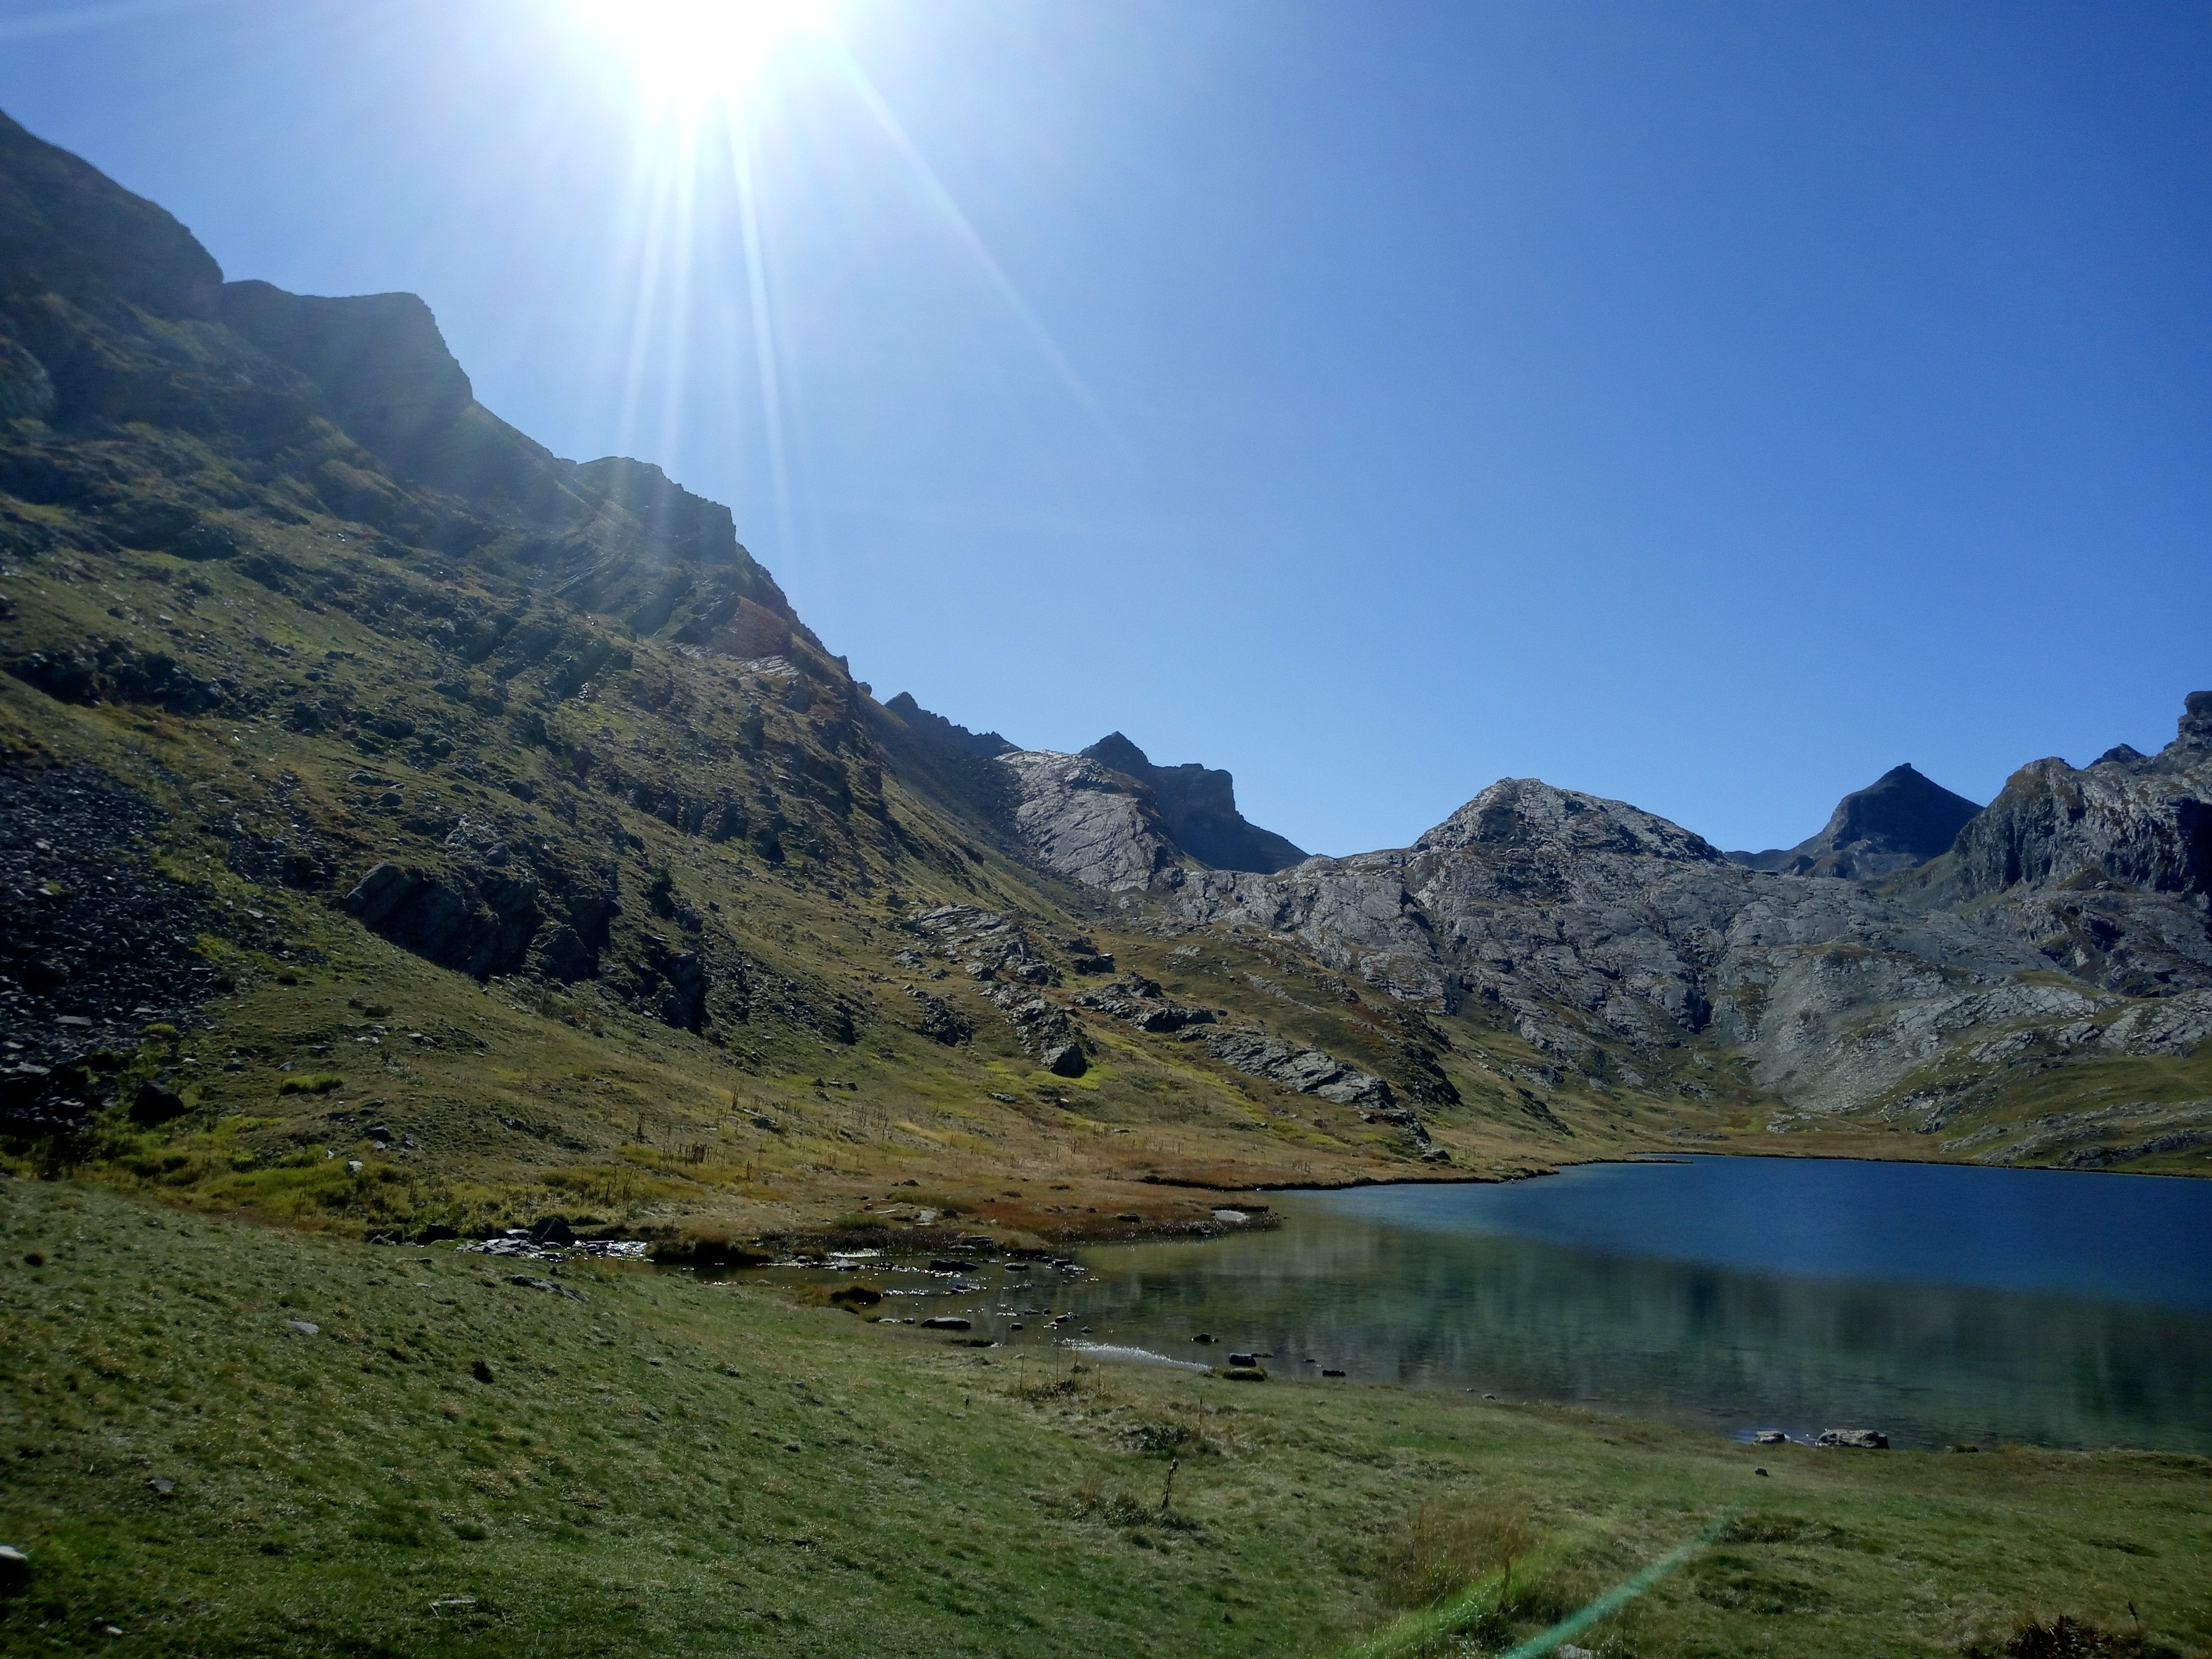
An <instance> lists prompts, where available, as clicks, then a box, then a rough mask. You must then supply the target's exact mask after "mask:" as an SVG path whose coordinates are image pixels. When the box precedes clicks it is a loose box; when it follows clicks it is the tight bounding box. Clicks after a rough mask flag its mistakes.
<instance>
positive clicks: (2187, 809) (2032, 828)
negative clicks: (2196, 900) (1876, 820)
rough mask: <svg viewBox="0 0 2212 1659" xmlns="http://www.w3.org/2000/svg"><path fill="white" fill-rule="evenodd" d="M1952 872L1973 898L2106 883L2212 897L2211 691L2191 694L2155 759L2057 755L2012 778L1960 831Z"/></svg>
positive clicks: (1961, 890) (1960, 887) (1959, 886)
mask: <svg viewBox="0 0 2212 1659" xmlns="http://www.w3.org/2000/svg"><path fill="white" fill-rule="evenodd" d="M2132 753H2133V751H2132V750H2130V754H2132ZM1954 879H1955V884H1956V888H1957V890H1958V891H1959V893H1960V895H1962V896H1966V897H1968V898H1972V897H1976V896H1981V895H1984V894H1990V893H1996V892H2001V891H2003V890H2007V889H2011V888H2017V887H2031V888H2049V887H2057V886H2063V885H2067V884H2081V885H2085V886H2088V887H2091V888H2094V886H2095V884H2097V883H2098V882H2100V881H2101V882H2105V883H2108V884H2112V885H2113V886H2117V887H2127V888H2134V889H2137V890H2146V891H2149V892H2156V893H2174V894H2183V895H2198V894H2205V893H2212V691H2198V692H2194V693H2192V694H2191V696H2190V697H2189V700H2188V705H2187V708H2186V711H2185V713H2184V714H2183V716H2182V719H2181V726H2180V730H2179V733H2178V734H2177V735H2176V736H2175V738H2174V740H2173V741H2172V743H2170V744H2167V745H2166V747H2165V748H2164V749H2163V750H2160V751H2159V753H2157V754H2156V755H2154V756H2150V757H2141V756H2136V757H2134V758H2128V757H2124V756H2121V755H2119V753H2118V751H2117V750H2114V751H2111V752H2110V753H2108V755H2107V756H2106V757H2105V758H2103V759H2100V760H2099V761H2097V762H2096V763H2093V764H2092V765H2090V766H2087V767H2085V768H2082V769H2080V770H2076V769H2075V768H2073V767H2071V766H2069V765H2068V764H2067V763H2065V762H2064V761H2063V760H2056V759H2053V760H2040V761H2037V762H2035V763H2033V764H2032V765H2029V766H2025V767H2022V768H2021V769H2020V770H2019V771H2017V772H2015V773H2014V774H2013V775H2012V776H2011V777H2010V778H2009V779H2008V780H2007V781H2006V783H2005V787H2004V791H2003V793H2002V794H2000V795H1999V796H1998V797H1997V798H1996V799H1995V800H1994V801H1992V802H1990V806H1989V810H1988V811H1986V812H1984V813H1983V814H1982V815H1981V817H1978V818H1977V819H1976V820H1975V821H1974V822H1973V823H1971V824H1969V825H1968V826H1967V827H1966V829H1965V830H1963V831H1961V832H1960V836H1959V844H1958V852H1957V859H1956V866H1955V870H1954Z"/></svg>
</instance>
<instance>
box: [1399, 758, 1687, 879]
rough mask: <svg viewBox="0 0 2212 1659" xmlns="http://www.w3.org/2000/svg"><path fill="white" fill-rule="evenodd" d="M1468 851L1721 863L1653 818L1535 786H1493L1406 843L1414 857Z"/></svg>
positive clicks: (1512, 782)
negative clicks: (1488, 850) (1606, 855)
mask: <svg viewBox="0 0 2212 1659" xmlns="http://www.w3.org/2000/svg"><path fill="white" fill-rule="evenodd" d="M1475 847H1490V848H1500V849H1507V848H1510V849H1515V850H1517V851H1520V852H1522V853H1527V854H1537V855H1540V856H1549V857H1559V858H1580V857H1587V856H1589V855H1593V854H1616V855H1626V856H1629V857H1637V858H1657V859H1671V860H1685V861H1691V862H1696V863H1716V862H1718V861H1719V860H1721V859H1722V857H1723V854H1721V852H1720V851H1719V850H1718V849H1717V848H1715V847H1714V846H1713V845H1712V844H1711V842H1708V841H1706V840H1705V837H1704V836H1700V835H1698V834H1696V833H1695V832H1694V831H1692V830H1688V829H1684V828H1682V826H1681V825H1680V824H1679V823H1672V822H1670V821H1669V820H1668V819H1666V818H1662V817H1659V816H1658V815H1657V814H1656V813H1654V812H1647V811H1644V810H1643V809H1642V808H1641V807H1637V806H1631V805H1629V804H1628V803H1627V802H1626V801H1620V800H1609V799H1607V798H1606V797H1604V796H1602V795H1588V794H1584V793H1583V792H1582V791H1580V790H1578V789H1562V788H1560V787H1559V786H1558V785H1556V784H1550V783H1547V782H1545V781H1543V780H1542V779H1541V778H1500V779H1499V780H1498V781H1497V782H1496V783H1493V784H1492V785H1491V786H1490V787H1488V788H1487V789H1486V790H1484V791H1483V792H1482V793H1480V794H1479V795H1477V796H1476V797H1475V798H1474V799H1473V800H1471V801H1469V802H1468V804H1467V805H1464V806H1462V807H1461V808H1460V809H1459V811H1456V812H1455V813H1453V814H1452V815H1451V816H1450V817H1448V818H1446V819H1445V820H1444V821H1443V823H1440V824H1438V825H1437V827H1436V828H1435V829H1431V830H1430V831H1429V832H1428V833H1427V834H1426V835H1425V836H1421V838H1420V839H1419V841H1417V842H1414V843H1413V850H1414V851H1415V852H1419V853H1448V852H1454V851H1457V850H1460V849H1462V848H1475Z"/></svg>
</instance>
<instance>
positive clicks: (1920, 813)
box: [1728, 766, 1982, 880]
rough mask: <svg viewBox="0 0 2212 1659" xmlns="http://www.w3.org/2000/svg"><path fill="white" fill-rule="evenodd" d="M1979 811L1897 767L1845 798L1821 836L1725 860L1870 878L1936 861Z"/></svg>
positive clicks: (1798, 871) (1790, 870) (1806, 873)
mask: <svg viewBox="0 0 2212 1659" xmlns="http://www.w3.org/2000/svg"><path fill="white" fill-rule="evenodd" d="M1981 810H1982V809H1981V808H1980V807H1979V806H1978V805H1975V804H1974V803H1973V802H1972V801H1970V800H1968V799H1966V797H1965V796H1964V795H1954V794H1953V793H1951V792H1950V791H1949V790H1948V789H1946V788H1944V787H1942V785H1941V784H1938V783H1931V782H1929V780H1928V779H1926V778H1924V777H1923V776H1922V775H1920V774H1919V773H1918V772H1916V771H1915V770H1913V769H1912V768H1911V767H1910V766H1899V767H1895V768H1893V769H1891V770H1889V771H1887V772H1885V773H1883V774H1882V775H1881V777H1879V778H1877V779H1876V780H1875V781H1874V782H1873V783H1871V784H1869V786H1868V787H1866V788H1864V789H1858V790H1854V791H1853V792H1852V793H1850V794H1848V795H1846V796H1844V798H1843V799H1842V800H1841V801H1840V802H1839V803H1838V805H1837V807H1836V810H1835V812H1834V813H1833V814H1832V816H1831V817H1829V819H1828V823H1827V827H1826V829H1822V830H1821V831H1820V834H1819V835H1817V836H1812V837H1811V838H1810V839H1808V840H1806V841H1802V842H1798V843H1797V845H1796V846H1795V847H1792V848H1786V849H1784V848H1770V849H1769V850H1767V851H1766V852H1764V853H1730V854H1729V855H1728V856H1729V858H1731V859H1733V860H1735V862H1736V863H1738V864H1741V865H1743V866H1746V867H1747V868H1749V869H1753V870H1775V871H1784V872H1788V873H1789V874H1790V875H1793V876H1843V877H1850V878H1858V879H1861V880H1869V879H1871V878H1874V877H1876V876H1883V875H1887V874H1888V873H1889V872H1891V871H1893V870H1909V869H1911V868H1912V867H1913V866H1916V865H1922V864H1925V863H1927V862H1928V860H1930V859H1933V858H1940V857H1941V856H1942V854H1945V853H1947V852H1948V851H1950V849H1951V843H1952V842H1953V841H1954V839H1956V838H1957V836H1958V834H1959V831H1960V829H1963V828H1964V827H1965V826H1966V823H1967V822H1968V820H1970V819H1971V818H1972V817H1973V816H1974V815H1975V814H1976V813H1977V812H1978V811H1981Z"/></svg>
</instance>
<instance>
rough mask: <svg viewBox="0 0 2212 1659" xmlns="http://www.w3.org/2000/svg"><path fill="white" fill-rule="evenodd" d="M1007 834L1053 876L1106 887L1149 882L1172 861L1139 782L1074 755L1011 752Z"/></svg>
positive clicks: (1171, 847)
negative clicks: (1012, 795) (1012, 791)
mask: <svg viewBox="0 0 2212 1659" xmlns="http://www.w3.org/2000/svg"><path fill="white" fill-rule="evenodd" d="M997 763H998V764H999V765H1000V766H1002V767H1004V768H1006V770H1007V772H1008V773H1010V774H1011V775H1012V777H1013V778H1014V780H1015V783H1016V787H1017V795H1016V799H1015V804H1014V809H1013V819H1014V833H1015V835H1016V836H1017V837H1018V839H1019V840H1020V841H1021V842H1022V844H1023V846H1024V848H1026V849H1027V850H1028V851H1029V853H1030V855H1031V856H1032V857H1034V858H1035V859H1036V861H1037V862H1038V863H1039V864H1040V865H1042V866H1043V867H1044V868H1045V869H1047V870H1049V871H1051V872H1053V873H1054V875H1058V876H1065V877H1066V878H1068V879H1069V880H1071V881H1079V882H1081V883H1082V884H1084V885H1085V886H1086V887H1103V888H1104V889H1105V890H1107V891H1108V892H1109V893H1118V892H1129V891H1133V890H1139V889H1143V888H1146V887H1149V886H1151V885H1152V882H1153V880H1154V878H1156V877H1158V875H1159V874H1160V873H1161V872H1164V871H1165V870H1168V869H1170V867H1172V866H1174V865H1175V864H1176V844H1175V838H1174V837H1173V836H1171V835H1170V833H1169V832H1168V828H1167V825H1166V824H1165V823H1163V822H1162V821H1161V818H1160V814H1159V809H1158V806H1157V805H1155V804H1154V802H1153V800H1152V795H1151V793H1150V792H1149V791H1148V790H1146V788H1144V787H1143V786H1142V785H1141V784H1139V783H1137V782H1136V781H1134V780H1133V779H1130V778H1128V777H1127V776H1125V775H1122V774H1121V773H1118V772H1115V771H1114V770H1113V769H1110V768H1109V767H1106V766H1103V765H1101V764H1100V763H1098V762H1097V761H1094V760H1085V758H1084V757H1082V756H1080V755H1062V754H1058V753H1055V752H1054V751H1053V750H1048V749H1035V750H1016V751H1015V752H1014V753H1012V754H1010V755H1001V756H1000V757H998V762H997Z"/></svg>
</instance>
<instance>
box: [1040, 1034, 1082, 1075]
mask: <svg viewBox="0 0 2212 1659" xmlns="http://www.w3.org/2000/svg"><path fill="white" fill-rule="evenodd" d="M1044 1068H1045V1070H1046V1071H1048V1072H1050V1073H1052V1074H1053V1075H1054V1077H1081V1076H1082V1075H1083V1074H1084V1073H1085V1072H1087V1071H1089V1070H1090V1069H1091V1065H1090V1062H1089V1061H1088V1060H1085V1059H1084V1058H1083V1050H1082V1049H1081V1048H1078V1047H1077V1046H1076V1045H1075V1044H1074V1043H1073V1042H1062V1043H1058V1044H1055V1045H1054V1047H1052V1048H1048V1049H1046V1050H1045V1051H1044Z"/></svg>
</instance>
